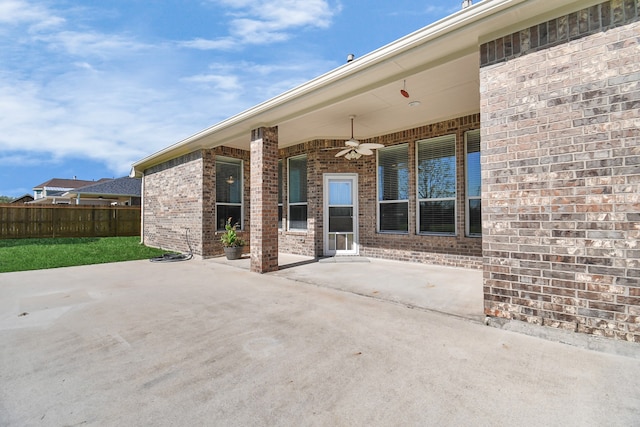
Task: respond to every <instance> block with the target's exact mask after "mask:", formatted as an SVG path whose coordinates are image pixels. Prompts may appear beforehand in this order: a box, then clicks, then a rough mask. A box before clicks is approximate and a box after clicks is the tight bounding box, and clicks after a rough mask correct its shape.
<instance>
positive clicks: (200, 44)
mask: <svg viewBox="0 0 640 427" xmlns="http://www.w3.org/2000/svg"><path fill="white" fill-rule="evenodd" d="M237 45H238V43H237V42H236V41H235V40H234V39H232V38H230V37H225V38H221V39H217V40H207V39H203V38H196V39H193V40H189V41H185V42H181V43H179V46H182V47H187V48H191V49H198V50H231V49H233V48H235V47H236V46H237Z"/></svg>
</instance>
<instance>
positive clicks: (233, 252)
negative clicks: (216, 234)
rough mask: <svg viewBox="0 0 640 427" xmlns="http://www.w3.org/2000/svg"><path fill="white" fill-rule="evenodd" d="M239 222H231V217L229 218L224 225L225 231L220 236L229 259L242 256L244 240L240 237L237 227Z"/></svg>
mask: <svg viewBox="0 0 640 427" xmlns="http://www.w3.org/2000/svg"><path fill="white" fill-rule="evenodd" d="M237 228H238V223H235V224H231V217H229V218H228V219H227V223H226V224H225V226H224V229H225V232H224V233H222V236H221V237H220V242H222V246H223V247H224V254H225V255H226V256H227V259H239V258H240V257H242V247H243V246H244V240H242V239H241V238H239V237H238V233H236V229H237Z"/></svg>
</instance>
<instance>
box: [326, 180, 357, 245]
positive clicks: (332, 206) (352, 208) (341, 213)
mask: <svg viewBox="0 0 640 427" xmlns="http://www.w3.org/2000/svg"><path fill="white" fill-rule="evenodd" d="M323 216H324V254H325V255H326V256H332V255H357V254H358V175H357V174H330V173H327V174H324V215H323Z"/></svg>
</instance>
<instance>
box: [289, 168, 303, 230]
mask: <svg viewBox="0 0 640 427" xmlns="http://www.w3.org/2000/svg"><path fill="white" fill-rule="evenodd" d="M288 170H289V229H290V230H306V229H307V156H299V157H292V158H290V159H289V168H288Z"/></svg>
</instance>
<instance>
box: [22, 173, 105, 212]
mask: <svg viewBox="0 0 640 427" xmlns="http://www.w3.org/2000/svg"><path fill="white" fill-rule="evenodd" d="M105 180H109V178H102V179H101V180H99V181H97V182H103V181H105ZM95 183H96V181H85V180H82V179H75V178H74V179H64V178H53V179H50V180H49V181H47V182H43V183H42V184H40V185H37V186H35V187H33V201H32V202H30V203H31V204H54V205H68V204H71V203H72V201H71V199H70V198H69V197H67V196H64V194H65V193H66V192H68V191H70V190H73V189H75V188H78V187H84V186H86V185H92V184H95Z"/></svg>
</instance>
